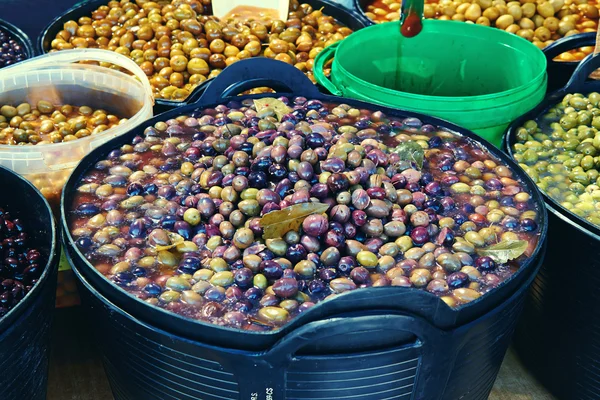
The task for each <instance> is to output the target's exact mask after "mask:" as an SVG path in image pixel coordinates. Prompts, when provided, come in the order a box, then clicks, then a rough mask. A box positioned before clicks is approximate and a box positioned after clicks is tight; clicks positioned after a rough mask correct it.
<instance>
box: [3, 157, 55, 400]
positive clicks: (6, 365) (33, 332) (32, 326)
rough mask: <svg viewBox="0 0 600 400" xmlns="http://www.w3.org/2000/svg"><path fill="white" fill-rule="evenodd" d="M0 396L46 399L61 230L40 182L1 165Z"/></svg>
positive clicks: (9, 399)
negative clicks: (33, 183)
mask: <svg viewBox="0 0 600 400" xmlns="http://www.w3.org/2000/svg"><path fill="white" fill-rule="evenodd" d="M0 182H1V183H2V186H3V187H4V190H2V191H0V221H1V226H0V234H1V235H2V241H1V242H0V246H1V250H0V252H2V257H3V259H2V261H0V279H1V282H0V359H2V362H1V363H0V365H1V366H2V375H1V377H0V398H2V399H6V400H22V399H32V400H34V399H35V400H43V399H45V398H46V385H47V382H48V358H49V353H50V327H51V322H52V316H53V311H54V298H55V293H56V272H57V264H58V248H59V246H58V243H59V237H58V231H57V229H56V225H55V222H54V219H53V217H52V212H51V210H50V207H49V205H48V203H47V202H46V200H45V199H44V198H43V197H42V195H41V194H40V193H39V192H38V190H37V189H35V187H34V186H33V185H32V184H31V183H29V182H28V181H26V180H25V179H23V178H21V177H20V176H19V175H17V174H15V173H14V172H12V171H10V170H8V169H5V168H4V167H0Z"/></svg>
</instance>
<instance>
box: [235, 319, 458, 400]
mask: <svg viewBox="0 0 600 400" xmlns="http://www.w3.org/2000/svg"><path fill="white" fill-rule="evenodd" d="M381 330H389V331H395V332H398V333H400V332H405V333H408V334H410V335H413V336H415V337H416V339H408V340H407V342H406V343H398V344H397V345H396V346H394V348H396V349H398V350H399V351H413V352H414V355H413V357H415V361H416V362H417V363H418V364H417V367H416V370H415V375H416V376H415V383H414V387H413V388H412V395H413V397H412V398H415V399H423V398H425V396H427V400H439V399H441V398H442V395H443V393H444V391H445V387H446V385H445V383H446V382H447V381H448V379H449V377H450V373H451V372H452V369H451V368H448V367H447V366H448V365H451V364H452V363H453V362H454V359H455V357H456V354H455V353H454V352H451V351H449V352H445V353H444V354H442V355H440V354H439V352H438V351H436V350H435V349H438V348H451V346H450V345H449V344H448V342H449V340H450V339H451V338H452V331H449V332H447V331H442V330H439V329H437V328H434V327H432V326H431V325H429V324H428V323H426V322H425V321H423V320H422V319H418V318H414V317H411V316H408V315H401V314H392V315H390V314H389V313H386V314H376V315H373V314H372V315H366V316H348V317H341V316H339V317H335V316H334V317H333V318H330V319H327V320H323V321H317V322H312V323H309V324H307V325H305V326H303V327H302V328H300V329H297V330H295V331H294V332H292V333H290V334H289V335H287V336H285V337H284V338H282V339H281V340H280V341H279V342H278V343H277V344H275V345H274V346H273V347H272V348H271V350H269V351H268V352H267V353H266V354H264V353H258V357H257V358H256V359H254V360H252V361H250V362H249V361H248V360H247V359H244V358H240V359H237V357H236V360H235V361H232V363H231V364H232V365H231V368H233V369H234V370H235V371H236V372H237V376H239V377H242V378H241V379H240V381H239V385H240V398H244V399H246V398H258V399H261V400H262V399H265V397H261V396H260V395H259V393H265V390H266V391H267V393H266V394H270V395H272V397H271V398H273V399H279V398H284V397H285V392H286V389H287V388H286V387H285V385H284V382H285V381H286V379H285V373H286V371H288V370H289V367H290V363H291V362H292V361H293V360H294V359H301V358H303V357H306V356H304V355H297V352H298V351H299V350H300V349H302V348H303V347H304V346H306V345H307V344H310V343H314V342H315V341H317V340H344V339H343V338H344V336H345V335H348V334H365V335H368V334H369V332H376V331H381ZM369 339H370V340H377V338H376V337H375V336H374V334H371V335H369ZM380 351H381V350H380ZM343 356H344V354H341V355H326V354H325V355H320V356H319V360H320V362H328V361H329V362H331V361H335V360H337V359H339V358H340V357H343ZM308 357H310V356H308ZM357 362H358V361H357ZM359 369H360V364H357V370H359ZM257 370H259V371H261V372H262V373H260V374H258V375H257V374H256V371H257ZM433 381H435V382H438V384H436V385H434V384H433ZM439 382H444V384H439ZM253 394H256V395H253ZM266 398H269V397H266Z"/></svg>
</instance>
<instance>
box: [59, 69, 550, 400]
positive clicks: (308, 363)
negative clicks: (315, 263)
mask: <svg viewBox="0 0 600 400" xmlns="http://www.w3.org/2000/svg"><path fill="white" fill-rule="evenodd" d="M273 77H276V78H273ZM266 83H269V84H270V85H274V86H271V87H273V88H276V89H278V90H279V88H281V89H282V90H284V91H283V92H282V93H281V92H280V93H279V94H280V95H288V96H290V95H291V96H305V97H307V98H314V99H319V100H322V101H325V102H334V103H342V102H343V103H346V104H349V105H351V106H354V107H360V108H371V109H378V110H381V111H382V112H384V113H385V114H387V115H392V116H395V117H417V118H420V119H422V120H423V121H424V122H425V123H431V124H433V125H438V126H441V127H443V128H444V129H448V130H450V131H453V132H456V133H457V134H460V135H463V136H467V137H470V138H472V139H474V140H476V141H478V142H479V143H482V145H483V146H484V147H486V148H487V150H488V151H489V152H490V153H491V154H493V155H494V156H495V157H498V158H499V159H502V160H503V162H506V164H507V165H508V166H509V167H510V168H511V169H512V170H514V171H515V173H516V175H517V176H518V178H519V179H522V180H523V181H524V182H526V184H527V187H528V188H529V189H530V190H531V193H532V195H533V196H534V198H535V199H536V202H537V203H538V204H541V206H540V227H541V233H540V239H539V243H538V246H536V249H535V251H534V253H533V254H532V255H531V257H530V259H529V260H527V262H525V263H524V264H523V266H522V267H521V269H520V270H519V271H518V272H517V273H516V274H515V275H514V276H513V278H511V279H510V280H509V281H507V282H505V283H504V284H503V285H502V286H500V287H499V288H498V289H497V290H495V291H492V292H490V293H488V294H487V295H486V296H483V297H482V298H481V299H478V300H476V301H474V302H473V303H470V304H468V305H466V306H463V307H461V308H459V309H450V308H449V307H448V306H446V305H445V304H444V303H443V302H442V301H441V300H439V298H437V297H435V296H433V295H431V294H428V293H426V292H424V291H419V290H415V289H399V288H393V287H387V288H373V289H363V290H357V291H354V292H349V293H346V294H342V295H339V296H337V297H336V298H335V299H332V300H330V301H325V302H322V303H319V304H318V305H317V306H315V307H313V308H312V309H311V310H309V311H308V312H306V313H304V314H302V315H301V316H299V317H297V318H296V319H295V320H294V321H292V322H291V323H289V324H288V325H286V326H284V327H283V328H281V329H278V330H276V331H271V332H264V333H257V332H244V331H240V330H234V329H228V328H223V327H218V326H215V325H209V324H206V323H202V322H199V321H193V320H188V319H184V318H183V317H180V316H178V315H176V314H172V313H169V312H167V311H165V310H162V309H159V308H156V307H153V306H149V305H148V304H145V303H144V302H142V301H141V300H139V299H136V298H135V297H133V296H131V295H130V294H128V293H127V292H125V291H124V290H122V289H120V288H118V287H116V286H114V285H113V284H112V283H110V282H109V281H108V280H107V279H106V278H105V277H104V276H102V275H101V274H100V273H99V272H98V271H96V270H95V269H94V268H93V267H92V266H91V265H90V264H89V263H88V262H87V261H86V260H85V258H84V257H83V256H82V254H81V253H80V252H79V251H78V249H77V248H76V246H75V244H74V241H73V238H72V237H71V235H70V232H69V228H68V222H67V217H66V216H65V213H64V212H63V217H62V229H63V230H64V232H65V241H66V242H67V253H68V256H69V257H70V258H71V261H72V263H73V268H74V271H75V273H76V274H77V275H78V277H79V278H80V281H81V286H80V289H81V292H82V299H83V304H84V306H86V307H88V309H89V311H90V312H89V316H90V322H91V323H92V325H93V329H94V333H95V335H96V336H95V340H96V342H97V343H98V345H99V346H100V349H101V351H102V352H103V354H104V355H105V358H104V364H105V368H106V371H107V374H108V376H109V380H110V382H111V387H112V389H113V393H114V395H115V397H116V399H118V400H124V399H144V400H149V399H158V398H160V399H173V400H174V399H177V400H182V399H186V400H187V399H190V400H191V399H203V400H212V399H244V400H246V399H260V400H265V399H269V398H270V399H311V400H315V399H320V400H323V399H332V400H333V399H369V400H383V399H402V398H413V399H427V400H438V399H444V400H446V399H448V400H456V399H459V398H461V399H464V400H470V399H473V400H475V399H477V400H483V399H486V398H487V396H488V395H489V392H490V391H491V388H492V385H493V382H494V380H495V377H496V375H497V373H498V370H499V368H500V364H501V362H502V359H503V357H504V354H505V352H506V350H507V348H508V345H509V343H510V339H511V337H512V333H513V330H514V326H515V324H516V321H517V317H518V315H519V314H520V311H521V308H522V304H523V300H524V298H525V294H526V292H527V290H528V288H529V286H530V284H531V282H532V281H533V279H534V277H535V275H536V274H537V271H538V269H539V267H540V265H541V263H542V261H543V257H544V254H545V237H546V225H547V223H546V212H545V209H544V206H543V203H542V201H541V197H540V196H541V195H540V193H539V191H538V190H537V188H536V187H535V185H534V184H533V182H532V181H531V180H530V179H529V178H528V177H527V176H526V175H525V173H524V172H523V171H522V170H521V169H520V168H519V167H518V166H517V165H516V164H515V163H514V162H512V161H511V160H509V159H507V157H506V156H505V155H504V154H503V153H501V152H500V151H498V150H496V149H494V147H493V146H492V145H491V144H489V143H487V142H486V141H485V140H481V139H478V138H477V137H476V136H475V134H473V133H471V132H469V131H466V130H464V129H462V128H459V127H457V126H455V125H452V124H450V123H447V122H444V121H441V120H439V119H436V118H431V117H427V116H424V115H421V114H416V113H412V112H405V111H398V110H394V109H391V108H387V107H380V106H376V105H372V104H368V103H365V102H360V101H356V100H351V99H344V98H339V97H334V96H326V95H323V94H321V93H319V92H318V91H317V90H316V88H315V86H314V85H312V83H310V81H309V80H308V79H307V78H306V77H305V76H304V75H303V74H302V73H301V72H300V71H298V70H296V69H295V68H294V67H292V66H288V65H286V64H284V63H281V62H277V61H274V60H268V59H252V60H244V61H241V62H239V63H236V64H234V65H232V66H230V67H229V68H228V69H227V70H225V71H224V72H223V74H221V75H220V77H219V78H217V79H215V81H214V82H213V83H212V84H211V85H210V86H209V87H208V88H207V90H206V92H205V93H204V95H203V97H202V98H201V99H200V100H199V102H198V103H197V104H192V105H189V106H186V107H184V108H181V109H178V110H173V111H170V112H168V113H165V114H162V115H160V116H158V117H156V118H154V119H152V120H150V121H148V122H147V123H146V124H144V125H142V126H139V127H138V128H136V129H134V130H133V131H131V132H129V133H128V134H126V135H124V136H121V137H119V138H117V139H115V140H113V141H111V142H110V143H106V144H104V145H103V146H102V147H100V148H98V149H96V150H95V151H94V152H92V153H91V154H90V155H88V156H87V157H86V158H85V159H84V160H82V163H81V164H80V165H79V166H78V167H77V168H76V170H75V171H74V172H73V174H72V176H71V178H70V179H69V182H68V183H67V185H66V189H65V191H64V193H63V197H62V201H61V203H62V209H63V211H65V212H66V211H67V210H69V209H70V205H71V204H72V200H73V195H74V190H75V187H76V186H75V185H76V184H77V182H78V180H79V179H80V177H81V176H82V175H83V174H84V173H85V171H86V170H87V169H88V168H90V167H91V166H92V165H94V164H95V162H96V161H98V160H100V159H102V158H103V157H105V156H106V154H108V152H110V151H111V150H112V149H114V148H116V147H118V146H120V145H122V144H125V143H128V142H130V141H131V139H132V138H133V137H134V136H136V135H140V134H142V133H143V129H144V128H145V127H146V126H150V125H152V124H153V123H155V122H157V121H163V120H167V119H169V118H172V117H174V116H177V115H180V114H185V113H187V112H191V111H193V110H195V109H197V108H204V107H211V106H214V105H216V104H222V103H227V102H228V101H232V100H236V101H239V100H242V99H247V98H260V97H265V95H259V96H244V97H232V96H234V95H235V94H237V93H241V92H243V91H245V90H248V89H249V88H251V87H256V86H263V85H265V84H266ZM266 96H273V95H272V94H270V95H266ZM375 292H376V295H374V293H375ZM341 337H343V338H344V340H343V341H340V340H339V338H341ZM131 371H136V373H135V374H131V373H130V372H131ZM336 377H339V378H336ZM410 396H412V397H410Z"/></svg>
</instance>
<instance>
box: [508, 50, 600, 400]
mask: <svg viewBox="0 0 600 400" xmlns="http://www.w3.org/2000/svg"><path fill="white" fill-rule="evenodd" d="M598 67H600V57H595V58H592V57H591V56H588V57H586V58H585V59H584V60H583V61H581V63H580V64H579V66H578V67H577V69H576V71H575V73H574V74H573V77H572V78H571V80H570V81H569V83H568V84H567V86H566V87H565V88H563V89H560V90H558V91H556V92H554V93H552V94H551V95H550V96H549V97H547V98H546V100H544V101H543V102H542V103H541V104H540V105H539V106H538V107H537V108H535V109H533V110H532V111H531V112H529V113H527V114H525V115H524V116H522V117H521V118H519V119H518V120H517V121H515V122H514V123H513V124H512V125H511V126H510V127H509V129H508V131H507V133H506V136H505V137H504V148H505V150H506V151H507V152H508V154H509V155H511V156H512V145H513V144H514V143H515V135H516V132H517V129H518V128H519V127H520V126H522V125H523V123H524V122H525V121H527V120H531V119H536V118H537V117H538V116H539V115H541V114H543V113H545V112H546V111H547V110H548V108H550V107H552V106H553V105H555V104H557V103H559V102H560V101H562V99H563V97H564V96H565V95H566V94H567V93H590V92H594V91H597V92H600V81H589V82H586V77H587V76H588V75H589V74H590V73H591V72H592V71H594V70H595V69H596V68H598ZM543 197H544V201H545V202H546V207H547V209H548V210H549V211H550V212H549V219H548V221H549V228H548V229H549V233H548V254H547V256H546V261H545V262H544V264H543V266H542V268H541V270H540V273H539V275H538V276H537V278H536V280H535V282H534V283H533V287H532V290H531V291H530V292H529V296H528V298H527V301H526V303H525V310H524V312H523V317H522V318H521V320H520V322H519V325H518V328H517V333H516V335H515V344H516V348H517V351H518V353H519V356H520V357H521V359H522V360H523V362H524V363H525V365H526V366H527V367H528V368H529V369H530V370H531V371H532V372H533V373H534V374H535V375H536V377H537V378H538V379H539V380H540V381H541V382H542V383H543V384H544V385H545V386H546V387H548V388H549V389H550V390H551V391H552V392H553V394H555V395H556V396H557V397H558V398H560V399H563V400H597V399H600V291H599V290H598V288H599V287H600V229H599V228H598V227H597V226H594V225H592V224H591V223H589V222H587V221H585V220H583V219H580V218H579V217H577V216H575V215H574V214H571V213H570V212H569V211H567V210H566V209H564V208H563V207H562V206H561V205H560V204H558V203H557V202H556V201H555V200H553V199H552V198H550V197H548V196H546V195H545V194H543Z"/></svg>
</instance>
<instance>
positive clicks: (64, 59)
mask: <svg viewBox="0 0 600 400" xmlns="http://www.w3.org/2000/svg"><path fill="white" fill-rule="evenodd" d="M88 60H91V61H99V62H106V63H111V64H114V65H117V66H119V67H121V68H125V69H126V70H128V71H130V72H131V73H132V74H133V75H134V76H135V77H136V78H138V79H139V81H140V83H141V84H142V86H143V87H144V91H145V92H146V95H147V96H148V98H149V101H151V102H152V105H154V97H153V96H152V93H153V91H152V86H150V81H148V77H147V76H146V74H145V73H144V71H142V69H141V68H140V67H139V66H138V65H137V64H136V63H135V62H133V60H131V59H129V58H127V57H125V56H123V55H121V54H118V53H115V52H113V51H108V50H101V49H74V50H64V51H57V52H53V53H48V54H46V55H43V56H40V57H35V58H32V59H30V60H26V61H23V62H20V63H18V64H16V65H13V66H10V67H7V68H3V69H2V70H0V77H2V76H3V75H4V74H6V75H10V74H11V73H14V72H15V71H18V72H23V71H27V70H35V69H41V68H44V67H54V66H56V65H57V64H60V63H77V62H80V61H88ZM14 68H18V70H14Z"/></svg>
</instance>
